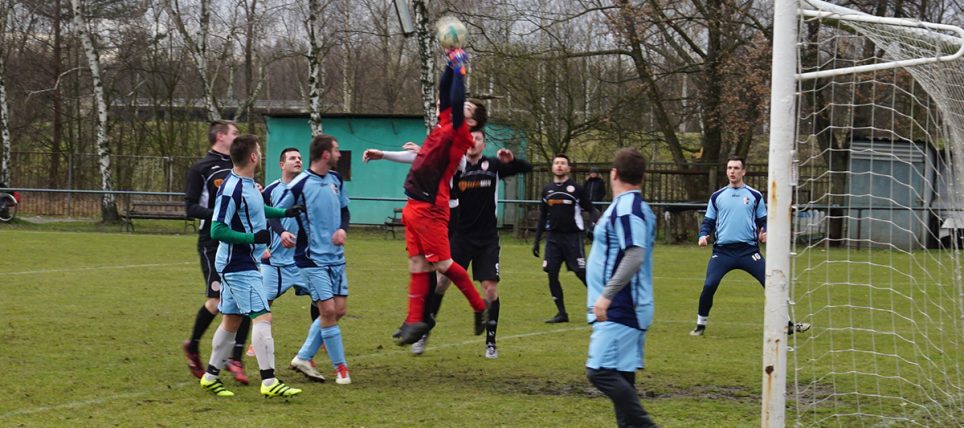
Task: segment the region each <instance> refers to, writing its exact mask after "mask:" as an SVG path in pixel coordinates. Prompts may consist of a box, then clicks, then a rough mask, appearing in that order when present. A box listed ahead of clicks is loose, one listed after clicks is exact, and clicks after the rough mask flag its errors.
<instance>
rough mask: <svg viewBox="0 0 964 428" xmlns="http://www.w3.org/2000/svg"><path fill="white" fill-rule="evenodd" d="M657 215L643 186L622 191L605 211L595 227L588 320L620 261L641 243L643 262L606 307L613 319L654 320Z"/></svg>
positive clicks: (641, 323) (640, 323) (635, 323)
mask: <svg viewBox="0 0 964 428" xmlns="http://www.w3.org/2000/svg"><path fill="white" fill-rule="evenodd" d="M655 241H656V216H655V215H654V214H653V210H652V209H650V208H649V204H647V203H646V201H643V197H642V195H641V194H640V192H639V190H633V191H629V192H624V193H621V194H620V195H619V196H617V197H616V199H615V200H614V201H613V203H612V204H611V205H609V208H607V209H606V212H604V213H603V215H602V217H600V218H599V221H598V222H596V228H595V229H593V241H592V250H591V251H590V253H589V261H588V263H587V264H586V286H587V296H586V302H587V314H586V318H587V321H589V322H590V323H593V322H595V321H596V316H595V315H593V311H592V307H593V305H594V304H595V303H596V299H598V298H599V296H600V295H602V292H603V288H605V287H606V283H607V282H609V279H610V278H612V276H613V273H615V271H616V268H617V267H618V266H619V262H620V261H621V260H622V258H623V255H624V254H625V252H626V250H627V249H629V248H630V247H640V248H642V249H644V250H645V252H646V255H645V257H644V259H643V264H642V266H640V268H639V270H638V271H637V272H636V274H635V275H633V277H632V279H631V280H630V282H629V284H627V285H626V287H624V288H623V289H622V290H621V291H620V292H619V293H618V294H616V296H615V297H613V300H612V303H611V304H610V305H609V309H608V310H607V311H606V317H607V319H608V321H609V322H614V323H618V324H623V325H625V326H629V327H632V328H635V329H640V330H645V329H647V328H649V325H650V324H651V323H652V322H653V308H654V306H653V244H654V243H655Z"/></svg>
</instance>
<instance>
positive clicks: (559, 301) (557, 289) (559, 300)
mask: <svg viewBox="0 0 964 428" xmlns="http://www.w3.org/2000/svg"><path fill="white" fill-rule="evenodd" d="M549 294H551V295H552V301H553V302H555V304H556V310H558V311H559V313H560V314H564V313H566V301H565V300H564V299H563V296H562V284H561V283H560V282H559V272H549Z"/></svg>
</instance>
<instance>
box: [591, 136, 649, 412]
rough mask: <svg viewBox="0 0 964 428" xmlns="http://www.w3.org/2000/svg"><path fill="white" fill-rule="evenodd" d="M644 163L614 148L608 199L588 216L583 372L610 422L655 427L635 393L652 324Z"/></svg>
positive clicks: (631, 152) (630, 152)
mask: <svg viewBox="0 0 964 428" xmlns="http://www.w3.org/2000/svg"><path fill="white" fill-rule="evenodd" d="M645 169H646V162H645V160H644V159H643V156H642V155H641V154H639V152H638V151H636V150H635V149H620V150H619V151H617V152H616V156H615V159H613V168H612V169H611V170H610V171H609V182H610V188H611V189H612V191H613V203H612V204H611V205H609V208H607V209H606V212H605V213H603V215H602V217H600V218H599V220H598V221H597V222H596V227H595V228H594V229H593V241H592V250H591V252H590V253H589V262H588V264H587V266H586V288H587V296H586V302H587V305H588V308H587V313H586V318H587V320H588V321H589V322H590V323H591V324H592V335H591V336H590V337H589V358H588V359H587V360H586V377H588V378H589V381H590V382H592V384H593V385H595V386H596V388H599V390H600V391H602V392H603V394H606V396H607V397H609V399H610V400H612V402H613V406H614V407H615V408H616V424H617V425H618V426H621V427H623V426H626V427H628V426H632V427H655V426H656V424H655V423H653V420H652V419H650V417H649V414H647V413H646V410H645V409H643V405H642V403H640V401H639V395H638V394H637V392H636V370H638V369H641V368H643V348H644V345H645V343H646V331H647V330H648V329H649V326H650V324H651V323H652V322H653V243H654V242H655V240H656V216H655V215H653V211H652V210H651V209H650V208H649V204H647V203H646V202H645V201H643V196H642V194H641V192H640V184H641V183H642V180H643V173H644V172H645Z"/></svg>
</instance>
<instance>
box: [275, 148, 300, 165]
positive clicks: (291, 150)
mask: <svg viewBox="0 0 964 428" xmlns="http://www.w3.org/2000/svg"><path fill="white" fill-rule="evenodd" d="M288 152H298V153H299V154H300V153H301V150H298V149H297V148H296V147H285V149H284V150H282V151H281V159H279V160H278V162H284V161H285V155H286V154H288Z"/></svg>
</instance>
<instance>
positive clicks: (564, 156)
mask: <svg viewBox="0 0 964 428" xmlns="http://www.w3.org/2000/svg"><path fill="white" fill-rule="evenodd" d="M556 158H563V159H565V160H566V163H567V164H569V165H572V159H569V156H566V155H565V154H563V153H556V155H555V156H553V157H552V160H553V161H555V160H556Z"/></svg>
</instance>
